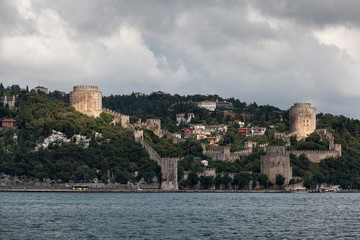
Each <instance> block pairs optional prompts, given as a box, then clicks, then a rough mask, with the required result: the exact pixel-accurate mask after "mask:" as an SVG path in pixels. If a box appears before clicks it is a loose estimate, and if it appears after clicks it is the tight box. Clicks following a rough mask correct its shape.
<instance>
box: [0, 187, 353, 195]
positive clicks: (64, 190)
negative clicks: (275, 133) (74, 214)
mask: <svg viewBox="0 0 360 240" xmlns="http://www.w3.org/2000/svg"><path fill="white" fill-rule="evenodd" d="M0 192H54V193H60V192H63V193H292V192H291V191H287V190H276V189H275V190H269V189H268V190H161V189H143V190H123V189H89V190H72V189H67V188H62V189H51V188H47V189H45V188H3V189H0ZM306 193H324V192H316V191H309V192H306ZM334 193H360V191H359V190H349V191H340V192H334ZM295 194H304V193H295Z"/></svg>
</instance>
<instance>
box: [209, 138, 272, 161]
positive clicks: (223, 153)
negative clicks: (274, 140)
mask: <svg viewBox="0 0 360 240" xmlns="http://www.w3.org/2000/svg"><path fill="white" fill-rule="evenodd" d="M256 145H257V144H256V143H251V142H250V143H246V144H245V146H246V149H245V150H241V151H236V152H230V147H217V148H213V149H212V150H206V149H204V154H205V155H206V156H209V157H211V158H212V159H214V160H222V161H227V162H235V161H236V160H240V159H242V158H243V157H245V156H248V155H249V154H250V153H252V152H253V147H255V146H256ZM267 145H268V143H266V144H260V145H258V146H257V147H259V148H264V147H266V146H267Z"/></svg>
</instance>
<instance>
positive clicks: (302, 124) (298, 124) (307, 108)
mask: <svg viewBox="0 0 360 240" xmlns="http://www.w3.org/2000/svg"><path fill="white" fill-rule="evenodd" d="M289 124H290V133H296V135H297V137H298V138H300V139H303V138H306V137H307V136H308V135H309V134H311V133H313V132H314V131H315V129H316V108H314V107H311V104H310V103H295V104H294V106H292V107H291V108H290V111H289Z"/></svg>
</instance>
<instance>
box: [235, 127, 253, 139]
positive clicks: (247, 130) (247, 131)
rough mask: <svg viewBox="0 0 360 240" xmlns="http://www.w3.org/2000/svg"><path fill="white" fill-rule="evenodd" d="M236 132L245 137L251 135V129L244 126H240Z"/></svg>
mask: <svg viewBox="0 0 360 240" xmlns="http://www.w3.org/2000/svg"><path fill="white" fill-rule="evenodd" d="M238 133H239V134H240V135H242V136H246V137H250V136H251V129H250V128H247V127H244V128H240V129H239V131H238Z"/></svg>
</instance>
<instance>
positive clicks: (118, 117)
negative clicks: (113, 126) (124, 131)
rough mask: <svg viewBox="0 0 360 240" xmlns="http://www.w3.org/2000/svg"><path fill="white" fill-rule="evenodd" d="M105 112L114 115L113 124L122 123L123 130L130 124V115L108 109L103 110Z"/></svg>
mask: <svg viewBox="0 0 360 240" xmlns="http://www.w3.org/2000/svg"><path fill="white" fill-rule="evenodd" d="M103 112H106V113H109V114H111V115H113V116H114V120H113V123H120V124H121V126H122V127H123V128H127V127H128V126H129V124H130V117H129V115H124V114H121V113H118V112H115V111H112V110H110V109H107V108H103Z"/></svg>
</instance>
